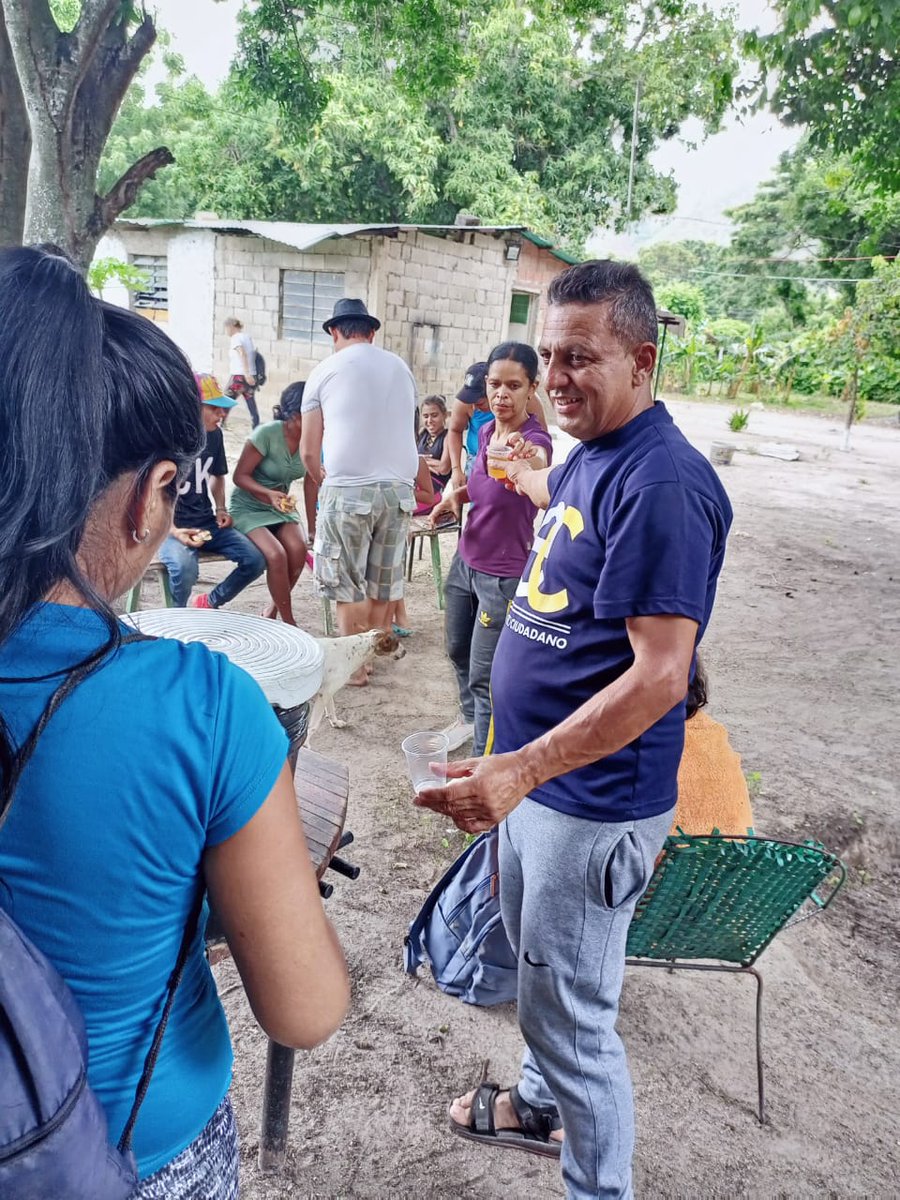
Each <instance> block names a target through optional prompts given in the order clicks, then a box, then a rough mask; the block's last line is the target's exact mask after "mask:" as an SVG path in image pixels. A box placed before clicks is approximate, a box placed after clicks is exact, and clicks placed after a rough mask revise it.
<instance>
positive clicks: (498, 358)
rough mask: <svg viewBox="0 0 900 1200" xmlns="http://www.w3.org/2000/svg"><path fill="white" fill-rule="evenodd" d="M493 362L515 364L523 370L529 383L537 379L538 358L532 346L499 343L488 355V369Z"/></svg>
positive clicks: (523, 343) (521, 343)
mask: <svg viewBox="0 0 900 1200" xmlns="http://www.w3.org/2000/svg"><path fill="white" fill-rule="evenodd" d="M495 362H515V363H518V364H519V366H520V367H524V368H525V374H526V375H527V376H528V379H529V382H530V383H534V381H535V380H536V379H537V377H538V371H539V368H538V356H537V353H536V352H535V350H534V348H533V347H532V346H529V345H527V344H526V343H525V342H501V343H500V345H499V346H495V347H494V349H493V350H492V351H491V352H490V354H489V355H488V360H487V365H488V369H490V368H491V367H492V366H493V365H494V363H495Z"/></svg>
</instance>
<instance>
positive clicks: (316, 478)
mask: <svg viewBox="0 0 900 1200" xmlns="http://www.w3.org/2000/svg"><path fill="white" fill-rule="evenodd" d="M300 457H301V458H302V459H303V465H304V467H306V473H307V475H308V476H309V478H310V479H311V480H312V481H313V483H314V484H315V485H316V487H317V488H320V487H321V486H322V481H323V479H324V476H323V475H322V459H321V455H320V454H316V453H314V452H313V451H311V450H310V451H307V452H306V453H301V455H300Z"/></svg>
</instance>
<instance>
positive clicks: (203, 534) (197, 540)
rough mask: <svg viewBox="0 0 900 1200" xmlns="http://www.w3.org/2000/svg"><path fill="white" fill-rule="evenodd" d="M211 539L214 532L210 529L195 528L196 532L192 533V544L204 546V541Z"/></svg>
mask: <svg viewBox="0 0 900 1200" xmlns="http://www.w3.org/2000/svg"><path fill="white" fill-rule="evenodd" d="M211 541H212V534H211V533H210V532H209V530H208V529H195V530H194V532H193V533H192V534H190V542H191V545H192V546H202V545H203V544H204V542H211Z"/></svg>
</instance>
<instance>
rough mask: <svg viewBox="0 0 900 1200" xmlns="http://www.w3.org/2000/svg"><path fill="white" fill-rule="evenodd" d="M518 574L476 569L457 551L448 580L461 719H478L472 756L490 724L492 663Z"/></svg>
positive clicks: (447, 628) (447, 627)
mask: <svg viewBox="0 0 900 1200" xmlns="http://www.w3.org/2000/svg"><path fill="white" fill-rule="evenodd" d="M518 583H519V577H518V575H517V576H515V578H511V579H506V578H504V577H501V576H497V575H485V573H484V572H483V571H473V570H472V568H471V567H470V566H468V564H466V563H464V562H463V560H462V559H461V558H460V556H459V554H458V553H457V554H455V555H454V557H453V562H452V563H451V564H450V570H449V571H448V572H447V582H446V584H445V585H444V600H445V605H446V608H445V611H444V634H445V637H446V641H447V655H448V656H449V658H450V661H451V662H452V663H453V669H454V671H455V672H456V682H457V686H458V687H459V707H460V709H461V710H462V715H463V719H464V720H465V721H468V722H469V723H470V724H474V726H475V732H474V735H473V737H472V756H473V758H474V757H477V756H478V755H481V754H484V748H485V746H486V744H487V739H488V733H489V731H490V727H491V666H492V664H493V662H494V651H495V650H496V649H497V642H498V641H499V640H500V631H501V630H502V628H503V622H504V621H505V620H506V610H507V609H508V608H509V604H510V601H511V600H512V598H513V596H515V594H516V588H517V586H518Z"/></svg>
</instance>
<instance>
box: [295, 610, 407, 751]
mask: <svg viewBox="0 0 900 1200" xmlns="http://www.w3.org/2000/svg"><path fill="white" fill-rule="evenodd" d="M316 640H317V641H318V643H319V645H320V646H321V647H322V649H323V650H324V652H325V665H324V669H323V672H322V686H321V687H320V688H319V690H318V692H317V693H316V695H315V696H314V697H313V707H312V712H311V713H310V718H309V736H310V737H311V736H312V734H314V733H315V731H316V730H317V729H318V728H319V726H320V725H321V724H322V720H323V718H324V717H327V718H328V722H329V724H330V725H331V727H332V728H333V729H343V728H344V727H345V726H346V724H347V722H346V721H342V720H340V718H339V717H338V715H337V712H336V710H335V705H334V697H335V694H336V693H337V692H339V691H340V690H341V688H342V687H344V686H345V685H346V684H347V683H348V682H349V681H350V679H351V678H352V677H353V676H354V675H355V674H356V673H357V671H359V669H360V668H361V667H364V666H365V665H366V664H367V663H369V662H371V661H372V660H373V659H374V658H383V657H386V656H387V655H389V654H390V655H391V656H392V657H393V658H402V657H403V656H404V654H405V653H406V651H405V650H404V649H403V647H402V646H401V645H400V641H399V639H398V638H397V637H395V635H394V634H393V633H388V632H387V631H386V630H384V629H370V630H369V632H368V633H355V634H351V635H350V636H349V637H337V638H317V639H316Z"/></svg>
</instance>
